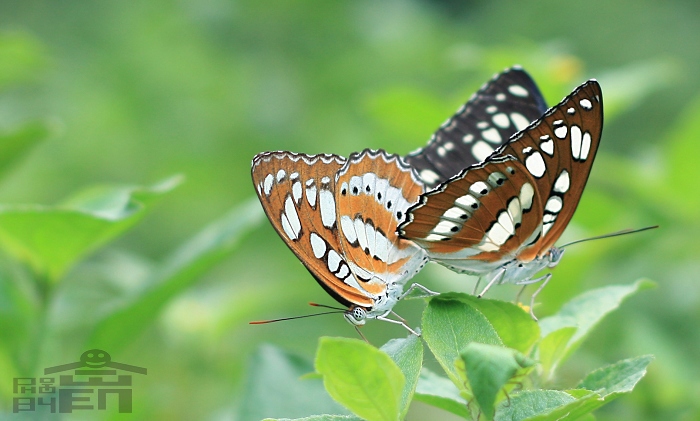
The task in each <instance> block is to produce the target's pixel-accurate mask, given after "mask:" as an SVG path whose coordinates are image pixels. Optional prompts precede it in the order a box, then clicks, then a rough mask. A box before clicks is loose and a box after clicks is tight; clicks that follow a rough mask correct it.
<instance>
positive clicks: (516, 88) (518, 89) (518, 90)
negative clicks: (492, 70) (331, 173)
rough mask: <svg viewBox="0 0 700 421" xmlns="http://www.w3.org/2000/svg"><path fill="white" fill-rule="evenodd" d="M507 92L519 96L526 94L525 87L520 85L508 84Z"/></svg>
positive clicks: (524, 96) (523, 96)
mask: <svg viewBox="0 0 700 421" xmlns="http://www.w3.org/2000/svg"><path fill="white" fill-rule="evenodd" d="M508 92H510V93H511V94H513V95H515V96H519V97H521V98H526V97H527V95H528V92H527V89H525V88H523V87H522V86H520V85H510V86H509V87H508Z"/></svg>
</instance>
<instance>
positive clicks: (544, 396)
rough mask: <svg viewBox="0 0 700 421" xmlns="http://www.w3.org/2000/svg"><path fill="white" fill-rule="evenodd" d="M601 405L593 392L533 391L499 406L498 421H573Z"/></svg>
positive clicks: (520, 394) (512, 398)
mask: <svg viewBox="0 0 700 421" xmlns="http://www.w3.org/2000/svg"><path fill="white" fill-rule="evenodd" d="M599 406H600V402H599V401H598V395H596V394H595V393H592V392H590V391H581V390H569V391H566V392H563V391H559V390H532V391H526V392H522V393H519V394H517V395H515V396H513V397H511V398H510V401H507V400H504V401H501V403H500V404H499V405H498V410H497V411H496V417H495V418H494V420H495V421H564V420H566V421H573V420H576V419H579V418H580V417H582V416H584V415H586V414H588V413H590V412H591V411H593V410H594V409H596V408H598V407H599Z"/></svg>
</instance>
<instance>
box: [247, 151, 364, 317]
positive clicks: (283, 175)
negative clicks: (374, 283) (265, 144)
mask: <svg viewBox="0 0 700 421" xmlns="http://www.w3.org/2000/svg"><path fill="white" fill-rule="evenodd" d="M344 163H345V158H343V157H340V156H337V155H305V154H296V153H292V152H265V153H261V154H258V155H256V156H255V158H254V159H253V167H252V176H253V184H254V185H255V189H256V192H257V193H258V198H259V199H260V203H261V204H262V206H263V209H264V210H265V214H266V215H267V217H268V219H269V220H270V222H271V223H272V226H273V227H274V228H275V230H276V231H277V233H278V234H279V236H280V237H281V238H282V240H284V242H285V243H286V244H287V246H289V248H290V249H291V250H292V251H293V252H294V254H295V255H296V256H297V257H298V258H299V260H301V262H302V263H303V264H304V266H306V268H307V269H308V270H309V272H311V274H312V275H313V277H314V278H315V279H316V280H317V281H318V282H319V284H321V286H323V287H324V289H325V290H326V291H327V292H328V293H329V294H330V295H331V296H333V298H335V299H336V300H337V301H338V302H340V303H342V304H344V305H347V306H350V305H351V304H357V305H360V306H364V307H370V306H371V305H372V300H371V299H370V298H369V297H367V296H366V295H365V294H363V293H362V292H361V291H359V290H357V289H356V288H354V287H352V286H351V284H352V282H349V281H348V282H346V280H347V278H348V276H350V275H351V274H350V271H349V268H348V266H347V262H346V259H345V258H344V256H343V254H342V249H341V246H340V243H339V238H338V225H337V221H336V209H335V200H334V196H335V190H336V184H335V175H336V173H337V172H338V170H339V169H340V168H341V167H342V166H343V164H344Z"/></svg>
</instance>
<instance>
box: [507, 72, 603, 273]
mask: <svg viewBox="0 0 700 421" xmlns="http://www.w3.org/2000/svg"><path fill="white" fill-rule="evenodd" d="M602 132H603V94H602V92H601V89H600V85H599V84H598V82H597V81H595V80H589V81H588V82H586V83H584V84H582V85H581V86H579V87H578V88H576V89H575V90H574V91H573V92H572V93H571V94H570V95H569V96H567V97H566V98H564V100H563V101H562V102H561V103H559V105H557V106H556V107H553V108H551V109H550V110H549V111H547V113H545V115H544V116H543V117H542V118H541V119H540V120H538V121H536V122H534V123H533V124H532V125H531V126H530V127H528V129H527V130H523V131H522V132H520V133H519V134H518V135H517V136H515V137H513V139H512V140H511V141H510V142H508V143H507V144H506V145H504V146H503V147H502V148H501V149H499V150H498V151H497V152H496V154H499V155H512V156H515V157H516V158H517V159H518V161H520V162H522V163H523V164H524V165H525V167H526V168H527V170H528V172H529V173H530V174H531V175H532V176H533V177H534V178H535V181H536V183H537V191H538V192H539V193H540V199H541V200H542V208H543V209H544V214H543V218H542V235H541V237H540V239H539V240H538V241H537V243H536V244H534V245H533V246H531V247H529V248H528V249H527V250H525V251H524V252H523V254H522V255H521V260H525V261H529V260H532V259H533V258H534V257H535V256H537V255H541V254H543V253H544V252H546V251H547V250H548V249H549V248H550V247H551V246H552V245H554V243H555V242H556V241H557V240H558V239H559V237H560V236H561V234H562V233H563V232H564V229H566V227H567V225H568V224H569V221H570V220H571V218H572V217H573V216H574V212H575V211H576V208H577V207H578V203H579V201H580V200H581V195H582V194H583V189H584V188H585V187H586V182H587V181H588V176H589V174H590V172H591V167H592V166H593V160H594V159H595V155H596V153H597V152H598V145H599V144H600V138H601V135H602Z"/></svg>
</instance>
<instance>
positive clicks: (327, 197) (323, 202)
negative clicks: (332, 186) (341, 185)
mask: <svg viewBox="0 0 700 421" xmlns="http://www.w3.org/2000/svg"><path fill="white" fill-rule="evenodd" d="M318 199H319V206H320V208H321V222H322V223H323V226H324V227H326V228H333V225H334V224H335V199H334V198H333V193H331V192H330V190H325V189H324V190H321V191H320V192H319V194H318Z"/></svg>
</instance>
